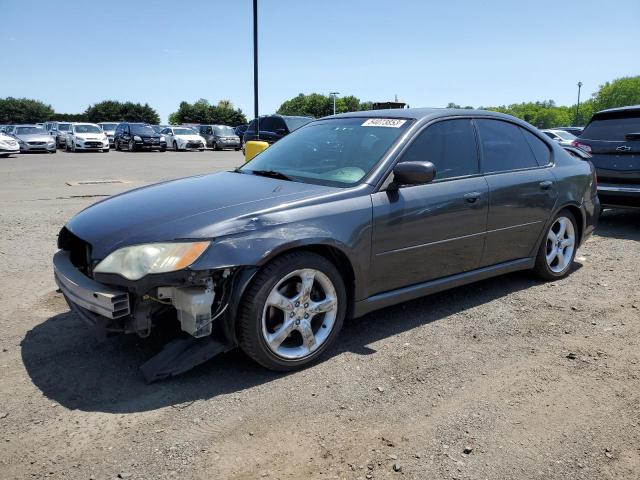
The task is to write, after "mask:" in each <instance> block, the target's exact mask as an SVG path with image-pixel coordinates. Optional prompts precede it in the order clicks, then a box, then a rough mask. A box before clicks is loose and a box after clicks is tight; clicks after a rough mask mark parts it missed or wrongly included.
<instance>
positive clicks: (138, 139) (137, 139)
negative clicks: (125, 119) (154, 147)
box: [133, 135, 142, 142]
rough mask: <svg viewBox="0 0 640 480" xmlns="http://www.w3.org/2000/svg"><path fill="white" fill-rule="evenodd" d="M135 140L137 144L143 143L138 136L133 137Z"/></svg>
mask: <svg viewBox="0 0 640 480" xmlns="http://www.w3.org/2000/svg"><path fill="white" fill-rule="evenodd" d="M133 139H134V140H135V141H136V142H141V141H142V139H141V138H140V137H139V136H138V135H134V136H133Z"/></svg>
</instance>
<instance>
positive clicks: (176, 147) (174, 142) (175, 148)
mask: <svg viewBox="0 0 640 480" xmlns="http://www.w3.org/2000/svg"><path fill="white" fill-rule="evenodd" d="M173 149H174V150H175V151H176V152H177V151H178V142H176V141H175V140H174V141H173Z"/></svg>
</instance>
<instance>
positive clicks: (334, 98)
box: [329, 92, 340, 115]
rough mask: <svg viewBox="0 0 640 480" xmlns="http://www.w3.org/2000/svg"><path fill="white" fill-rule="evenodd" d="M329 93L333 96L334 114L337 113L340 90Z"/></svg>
mask: <svg viewBox="0 0 640 480" xmlns="http://www.w3.org/2000/svg"><path fill="white" fill-rule="evenodd" d="M329 95H331V96H332V97H333V114H334V115H335V114H336V95H340V92H331V93H330V94H329Z"/></svg>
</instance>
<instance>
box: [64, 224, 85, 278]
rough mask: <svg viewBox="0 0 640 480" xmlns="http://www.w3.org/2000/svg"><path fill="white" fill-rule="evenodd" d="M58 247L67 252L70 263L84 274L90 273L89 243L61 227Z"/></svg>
mask: <svg viewBox="0 0 640 480" xmlns="http://www.w3.org/2000/svg"><path fill="white" fill-rule="evenodd" d="M58 248H59V249H61V250H66V251H67V252H69V256H70V259H71V263H73V265H74V266H75V267H76V268H78V269H79V270H80V271H82V272H83V273H84V274H85V275H87V276H89V277H90V276H91V275H92V273H93V272H92V265H91V245H90V244H89V243H88V242H85V241H84V240H82V239H81V238H80V237H78V236H76V235H74V234H73V233H71V232H70V231H69V230H68V229H67V227H63V228H62V230H60V234H59V235H58Z"/></svg>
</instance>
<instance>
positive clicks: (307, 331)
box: [298, 320, 316, 350]
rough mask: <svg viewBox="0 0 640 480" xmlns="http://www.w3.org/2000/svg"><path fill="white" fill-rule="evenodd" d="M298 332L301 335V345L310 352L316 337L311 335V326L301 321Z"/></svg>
mask: <svg viewBox="0 0 640 480" xmlns="http://www.w3.org/2000/svg"><path fill="white" fill-rule="evenodd" d="M298 330H299V331H300V333H301V334H302V344H303V345H304V346H305V347H306V348H307V349H308V350H312V349H313V347H315V345H316V337H315V335H314V334H313V330H312V328H311V324H310V323H309V322H308V321H307V320H302V321H301V322H300V325H299V326H298Z"/></svg>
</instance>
